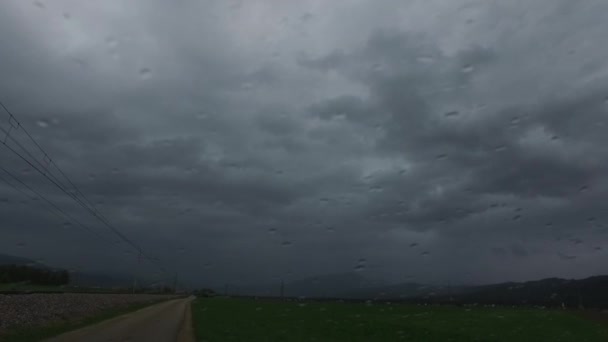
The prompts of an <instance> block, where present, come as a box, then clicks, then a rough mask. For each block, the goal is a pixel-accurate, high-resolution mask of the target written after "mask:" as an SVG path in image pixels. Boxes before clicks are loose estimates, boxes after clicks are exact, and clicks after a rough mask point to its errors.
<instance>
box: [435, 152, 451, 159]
mask: <svg viewBox="0 0 608 342" xmlns="http://www.w3.org/2000/svg"><path fill="white" fill-rule="evenodd" d="M447 157H448V155H447V154H445V153H442V154H439V155H437V156H436V157H435V159H437V160H442V159H445V158H447Z"/></svg>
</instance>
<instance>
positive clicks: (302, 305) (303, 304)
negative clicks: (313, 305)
mask: <svg viewBox="0 0 608 342" xmlns="http://www.w3.org/2000/svg"><path fill="white" fill-rule="evenodd" d="M298 306H299V307H301V308H303V307H305V306H306V303H299V304H298Z"/></svg>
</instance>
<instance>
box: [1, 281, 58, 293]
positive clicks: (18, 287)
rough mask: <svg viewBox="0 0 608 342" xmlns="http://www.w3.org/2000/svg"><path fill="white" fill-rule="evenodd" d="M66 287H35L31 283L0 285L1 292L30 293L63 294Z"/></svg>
mask: <svg viewBox="0 0 608 342" xmlns="http://www.w3.org/2000/svg"><path fill="white" fill-rule="evenodd" d="M65 289H66V288H65V287H62V286H54V285H35V284H30V283H29V282H20V283H3V284H0V292H5V291H21V292H25V291H29V292H63V291H65Z"/></svg>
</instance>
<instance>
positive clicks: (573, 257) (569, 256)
mask: <svg viewBox="0 0 608 342" xmlns="http://www.w3.org/2000/svg"><path fill="white" fill-rule="evenodd" d="M557 256H558V257H559V258H560V259H562V260H573V259H576V255H566V254H563V253H560V252H558V253H557Z"/></svg>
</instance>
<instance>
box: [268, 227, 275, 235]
mask: <svg viewBox="0 0 608 342" xmlns="http://www.w3.org/2000/svg"><path fill="white" fill-rule="evenodd" d="M268 233H270V234H273V235H274V234H276V233H277V229H276V228H269V229H268Z"/></svg>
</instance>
